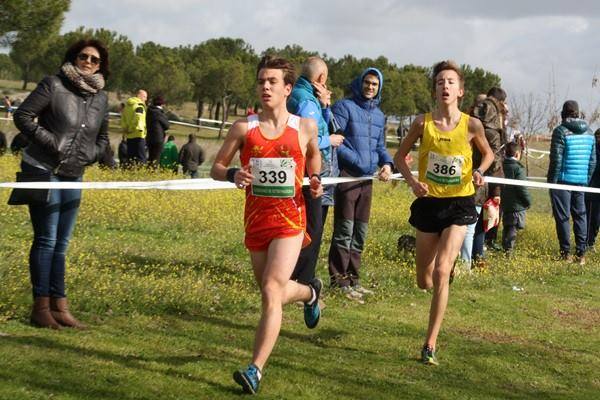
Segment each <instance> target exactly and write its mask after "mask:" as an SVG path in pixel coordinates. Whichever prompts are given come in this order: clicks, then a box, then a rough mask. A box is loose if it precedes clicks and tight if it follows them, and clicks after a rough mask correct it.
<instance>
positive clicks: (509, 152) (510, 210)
mask: <svg viewBox="0 0 600 400" xmlns="http://www.w3.org/2000/svg"><path fill="white" fill-rule="evenodd" d="M504 154H505V157H504V162H503V166H502V167H503V170H504V177H505V178H507V179H517V180H523V181H524V180H527V174H526V173H525V167H524V166H523V164H521V163H520V162H519V160H520V159H521V146H520V145H519V144H518V143H516V142H509V143H507V144H506V147H505V150H504ZM502 193H503V196H502V210H503V214H502V226H503V227H504V228H503V230H502V248H503V249H504V252H505V253H507V254H508V255H510V254H512V252H513V251H514V248H515V242H516V240H517V230H520V229H524V228H525V211H526V210H527V209H528V208H529V207H531V196H530V195H529V191H528V190H527V187H525V186H515V185H506V186H504V188H503V189H502Z"/></svg>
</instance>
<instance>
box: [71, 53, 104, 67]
mask: <svg viewBox="0 0 600 400" xmlns="http://www.w3.org/2000/svg"><path fill="white" fill-rule="evenodd" d="M77 58H78V59H79V61H87V60H90V62H91V63H92V64H94V65H98V64H100V58H99V57H96V56H93V55H91V54H85V53H79V54H78V55H77Z"/></svg>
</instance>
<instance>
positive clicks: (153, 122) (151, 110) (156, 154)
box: [146, 96, 171, 168]
mask: <svg viewBox="0 0 600 400" xmlns="http://www.w3.org/2000/svg"><path fill="white" fill-rule="evenodd" d="M164 105H165V99H164V98H163V97H162V96H156V97H155V98H154V99H153V100H152V105H151V106H149V107H148V113H147V115H146V126H147V129H148V135H147V136H146V143H147V145H148V163H149V164H150V167H152V168H156V167H158V164H159V162H160V154H161V153H162V150H163V146H164V144H165V131H167V130H169V127H170V126H171V124H170V123H169V119H168V118H167V114H166V113H165V110H164V109H163V107H164Z"/></svg>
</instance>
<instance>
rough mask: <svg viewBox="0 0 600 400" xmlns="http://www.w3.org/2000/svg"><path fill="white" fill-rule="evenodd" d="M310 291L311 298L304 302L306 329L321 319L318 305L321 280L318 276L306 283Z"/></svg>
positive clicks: (321, 285)
mask: <svg viewBox="0 0 600 400" xmlns="http://www.w3.org/2000/svg"><path fill="white" fill-rule="evenodd" d="M308 286H309V287H310V289H311V291H312V299H311V300H310V301H309V302H308V303H304V323H305V324H306V327H307V328H308V329H313V328H314V327H316V326H317V324H318V323H319V320H320V319H321V308H320V307H319V297H321V289H323V282H321V280H320V279H319V278H314V279H313V280H312V281H310V283H309V284H308Z"/></svg>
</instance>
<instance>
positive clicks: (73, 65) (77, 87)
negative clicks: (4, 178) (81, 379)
mask: <svg viewBox="0 0 600 400" xmlns="http://www.w3.org/2000/svg"><path fill="white" fill-rule="evenodd" d="M108 74H109V62H108V51H107V50H106V47H105V46H104V45H103V44H102V43H101V42H100V41H97V40H93V39H92V40H80V41H79V42H77V43H75V44H73V45H72V46H71V47H70V48H69V49H68V50H67V53H66V54H65V58H64V61H63V65H62V66H61V68H60V71H59V72H58V74H56V75H53V76H48V77H46V78H44V79H43V80H42V81H41V82H40V83H39V84H38V86H37V87H36V89H35V90H34V91H33V92H31V94H30V95H29V96H28V97H27V99H25V101H24V102H23V104H21V106H20V107H19V108H18V110H17V111H16V112H15V114H14V122H15V125H16V126H17V128H18V129H19V130H20V131H21V132H22V133H23V134H24V135H25V136H27V138H28V139H29V141H30V144H29V145H28V146H27V147H26V148H25V150H24V152H23V160H22V163H21V169H22V171H23V172H26V173H29V174H32V175H36V174H37V175H39V176H40V179H39V180H48V179H49V180H50V181H51V182H80V181H81V177H82V175H83V172H84V169H85V167H86V166H87V165H90V164H92V163H94V162H96V161H98V159H99V158H100V157H101V155H102V154H103V153H104V150H105V148H106V146H108V145H109V141H108V98H107V95H106V93H105V92H104V91H103V90H102V89H103V88H104V84H105V79H106V78H107V77H108ZM48 175H49V178H48ZM80 201H81V190H80V189H50V192H49V196H48V201H47V202H45V203H30V204H29V215H30V217H31V223H32V225H33V232H34V237H33V244H32V246H31V251H30V253H29V271H30V275H31V283H32V286H33V297H34V304H33V309H32V312H31V323H32V324H34V325H37V326H41V327H49V328H54V329H59V328H60V327H61V326H68V327H75V328H85V326H84V325H83V324H82V323H81V322H79V321H78V320H77V319H75V318H74V317H73V315H71V313H70V312H69V308H68V305H67V299H66V296H65V255H66V250H67V246H68V244H69V240H70V237H71V234H72V232H73V228H74V226H75V220H76V218H77V212H78V210H79V204H80Z"/></svg>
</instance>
